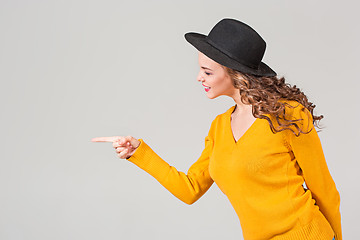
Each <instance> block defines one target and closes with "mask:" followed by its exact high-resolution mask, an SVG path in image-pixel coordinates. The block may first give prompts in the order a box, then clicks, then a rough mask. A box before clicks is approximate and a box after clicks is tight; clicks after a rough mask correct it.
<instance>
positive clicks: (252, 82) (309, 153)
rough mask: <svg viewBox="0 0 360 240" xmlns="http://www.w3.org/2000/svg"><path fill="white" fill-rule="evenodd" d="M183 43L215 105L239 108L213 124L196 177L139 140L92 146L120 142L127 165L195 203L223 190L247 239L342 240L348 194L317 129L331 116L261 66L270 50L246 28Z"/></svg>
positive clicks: (230, 23)
mask: <svg viewBox="0 0 360 240" xmlns="http://www.w3.org/2000/svg"><path fill="white" fill-rule="evenodd" d="M185 39H186V40H187V41H188V42H189V43H190V44H191V45H193V46H194V47H195V48H196V49H197V50H198V51H199V52H198V54H199V55H198V60H199V66H200V71H199V74H198V76H197V80H198V81H199V82H200V83H201V84H202V85H203V86H204V90H205V91H206V95H207V97H208V98H210V99H214V98H217V97H218V96H221V95H225V96H229V97H231V98H233V99H234V102H235V105H234V106H231V107H230V108H229V109H227V110H226V111H225V112H223V113H221V114H219V115H217V116H216V118H215V119H214V120H213V121H212V123H211V126H210V129H209V132H208V134H207V136H206V137H205V147H204V149H203V151H202V153H201V156H200V157H199V158H198V160H197V161H196V162H194V163H193V164H192V165H191V167H190V168H189V170H188V172H187V173H184V172H180V171H178V170H177V169H176V168H175V167H173V166H170V165H169V164H168V163H167V162H166V161H164V160H163V159H162V158H160V157H159V156H158V155H157V154H156V153H155V152H154V151H153V150H152V149H151V148H150V146H149V145H147V144H146V142H145V141H144V140H143V139H141V138H140V139H135V138H134V137H132V136H126V137H125V136H115V137H99V138H93V139H92V141H93V142H104V141H105V142H112V143H113V147H114V148H115V150H116V152H117V154H118V157H119V158H121V159H127V160H128V161H130V162H132V163H134V164H136V165H137V166H138V167H140V168H141V169H143V170H144V171H146V172H147V173H149V174H151V175H152V176H153V177H154V178H156V179H157V181H159V182H160V183H161V184H162V185H163V186H164V187H165V188H166V189H168V190H169V191H170V192H171V193H172V194H173V195H174V196H176V197H177V198H179V199H180V200H182V201H183V202H185V203H187V204H192V203H194V202H195V201H197V200H198V199H199V198H200V197H201V196H202V195H203V194H205V192H206V191H207V190H208V189H209V188H210V187H211V185H212V184H213V183H214V182H215V183H216V184H217V185H218V186H219V188H220V189H221V191H222V192H223V193H224V194H225V195H226V196H227V197H228V199H229V201H230V202H231V204H232V206H233V207H234V210H235V211H236V213H237V215H238V217H239V220H240V223H241V228H242V231H243V237H244V239H246V240H264V239H272V240H291V239H298V240H300V239H301V240H304V239H308V240H315V239H316V240H331V239H336V240H341V239H342V231H341V215H340V195H339V192H338V190H337V189H336V185H335V183H334V181H333V179H332V177H331V175H330V172H329V169H328V167H327V164H326V160H325V157H324V153H323V150H322V146H321V142H320V139H319V137H318V134H317V132H316V130H315V125H316V126H318V125H317V124H318V121H319V120H321V119H322V118H323V116H322V115H321V116H315V115H314V114H313V109H314V108H315V105H314V104H313V103H311V102H309V100H308V98H307V96H306V95H305V94H304V93H303V92H302V91H300V89H299V88H297V87H296V86H291V85H290V84H288V83H286V82H285V79H284V77H278V76H277V74H276V72H275V71H274V70H272V69H271V68H270V67H269V66H268V65H266V64H265V63H264V62H262V58H263V55H264V53H265V49H266V43H265V41H264V40H263V38H262V37H261V36H260V35H259V34H258V33H257V32H256V31H255V30H254V29H253V28H251V27H250V26H248V25H247V24H245V23H243V22H240V21H238V20H236V19H229V18H225V19H222V20H221V21H219V22H218V23H217V24H216V25H215V26H214V27H213V28H212V30H211V31H210V33H209V34H208V35H204V34H200V33H195V32H189V33H186V34H185ZM304 183H305V184H304Z"/></svg>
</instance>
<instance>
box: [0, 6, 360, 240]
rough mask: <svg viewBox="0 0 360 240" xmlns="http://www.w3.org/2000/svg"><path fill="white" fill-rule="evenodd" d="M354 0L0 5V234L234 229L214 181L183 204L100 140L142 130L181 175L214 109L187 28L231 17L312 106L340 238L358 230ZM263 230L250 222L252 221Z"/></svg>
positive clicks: (81, 235)
mask: <svg viewBox="0 0 360 240" xmlns="http://www.w3.org/2000/svg"><path fill="white" fill-rule="evenodd" d="M357 4H358V3H357V1H355V0H354V1H301V2H298V1H297V2H296V1H288V0H286V1H285V0H284V1H239V0H237V1H226V0H224V1H181V2H180V1H177V2H172V1H145V0H144V1H133V2H130V1H115V0H114V1H109V0H105V1H104V0H103V1H85V0H75V1H74V0H71V1H70V0H66V1H39V0H32V1H17V0H11V1H10V0H1V1H0V30H1V32H0V34H1V37H0V79H1V88H0V89H1V90H0V91H1V94H0V100H1V101H0V102H1V118H0V119H1V120H0V121H1V168H0V189H1V192H0V194H1V197H0V239H2V240H18V239H19V240H20V239H26V240H33V239H34V240H35V239H36V240H39V239H54V240H62V239H87V240H92V239H108V240H111V239H145V238H146V239H185V238H186V239H214V240H215V239H233V240H235V239H242V231H241V227H240V223H239V220H238V218H237V216H236V214H235V211H234V210H233V208H232V206H231V205H230V203H229V201H228V200H227V198H226V196H225V195H224V194H223V193H222V192H221V191H220V190H219V188H218V187H217V186H216V184H213V186H212V187H211V188H210V189H209V191H208V192H207V193H206V194H205V195H204V196H203V197H202V198H200V199H199V200H198V201H197V202H196V203H194V204H193V205H187V204H185V203H183V202H181V201H180V200H178V199H177V198H175V197H174V196H173V195H172V194H171V193H170V192H168V191H167V190H166V189H165V188H164V187H163V186H162V185H160V184H159V183H158V182H157V181H156V180H155V179H154V178H153V177H151V176H150V175H149V174H147V173H146V172H144V171H143V170H141V169H140V168H138V167H137V166H135V165H134V164H132V163H130V162H128V161H126V160H123V159H119V158H117V156H116V154H115V151H114V149H113V148H112V145H111V143H92V142H91V141H90V140H91V138H93V137H101V136H117V135H120V136H127V135H131V136H133V137H135V138H143V139H144V141H146V142H147V143H148V144H149V146H150V147H151V148H152V149H153V150H154V151H155V152H156V153H157V154H158V155H159V156H160V157H162V158H163V159H164V160H165V161H167V162H168V163H169V164H170V165H173V166H175V167H176V168H177V169H178V170H179V171H183V172H187V170H188V168H189V167H190V166H191V164H192V163H194V162H195V161H196V160H197V159H198V157H199V156H200V154H201V152H202V150H203V148H204V139H205V136H206V135H207V133H208V130H209V128H210V123H211V121H212V120H213V119H214V118H215V117H216V115H218V114H221V113H223V112H225V111H226V110H227V109H229V108H230V107H231V106H233V105H234V104H235V103H234V101H233V100H232V99H231V98H228V97H224V96H222V97H219V98H217V99H213V100H210V99H208V98H207V97H206V92H205V91H204V88H203V86H202V85H201V84H200V83H199V82H197V81H196V76H197V73H198V71H199V65H198V58H197V57H198V55H197V54H198V52H197V50H196V49H195V48H194V47H193V46H191V45H190V44H189V43H188V42H186V40H185V38H184V34H185V33H186V32H190V31H195V32H200V33H204V34H208V33H209V31H210V30H211V28H212V27H213V26H214V25H215V24H216V23H217V22H218V21H220V20H221V19H223V18H227V17H229V18H236V19H239V20H241V21H244V22H245V23H248V24H249V25H250V26H252V27H253V28H254V29H256V30H257V31H258V32H259V33H260V34H261V35H262V37H263V38H264V39H265V40H266V42H267V50H266V53H265V56H264V59H263V60H264V62H265V63H267V64H268V65H269V66H271V67H272V68H273V69H274V70H275V71H276V72H277V73H278V74H279V75H280V76H285V78H286V80H287V82H288V83H290V84H292V85H294V84H295V85H296V86H297V87H300V89H301V90H303V91H304V92H305V94H306V95H307V96H308V97H309V100H310V101H311V102H313V103H315V104H316V108H315V111H314V113H315V114H316V115H320V114H323V115H324V119H322V120H321V121H320V123H321V126H323V127H324V128H323V130H322V131H321V132H319V137H320V139H321V142H322V146H323V150H324V154H325V157H326V160H327V163H328V167H329V170H330V172H331V174H332V176H333V178H334V180H335V183H336V185H337V187H338V190H339V192H340V195H341V213H342V224H343V225H342V226H343V235H344V239H354V238H355V237H356V236H359V232H358V230H357V229H358V220H357V219H358V216H359V213H360V212H359V204H358V203H359V202H360V195H359V187H358V183H359V181H360V178H359V174H358V171H359V166H360V164H359V157H358V154H357V150H358V149H359V147H360V144H359V143H360V142H359V136H360V127H359V123H360V116H359V115H360V114H359V104H358V96H359V95H358V91H359V86H360V85H359V77H358V70H359V69H360V64H359V60H358V57H359V44H358V43H359V42H360V38H359V36H360V34H359V28H358V26H357V23H358V22H359V20H360V18H359V14H358V5H357ZM259 228H261V226H259Z"/></svg>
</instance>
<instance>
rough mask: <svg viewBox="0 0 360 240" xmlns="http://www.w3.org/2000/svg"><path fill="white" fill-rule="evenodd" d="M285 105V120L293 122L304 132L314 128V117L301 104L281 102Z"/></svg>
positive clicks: (291, 101) (292, 101) (287, 101)
mask: <svg viewBox="0 0 360 240" xmlns="http://www.w3.org/2000/svg"><path fill="white" fill-rule="evenodd" d="M279 102H282V103H284V107H285V118H286V119H287V120H293V121H294V123H296V124H297V125H298V127H299V128H301V130H302V131H305V132H307V131H309V130H310V129H312V128H313V117H312V114H311V112H310V111H309V110H308V109H307V108H306V107H305V106H304V105H303V104H301V103H300V102H298V101H295V100H287V99H286V100H279Z"/></svg>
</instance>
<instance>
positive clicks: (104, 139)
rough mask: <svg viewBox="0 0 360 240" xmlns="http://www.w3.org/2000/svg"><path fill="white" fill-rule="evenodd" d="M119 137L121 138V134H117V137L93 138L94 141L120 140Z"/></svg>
mask: <svg viewBox="0 0 360 240" xmlns="http://www.w3.org/2000/svg"><path fill="white" fill-rule="evenodd" d="M119 139H121V137H119V136H115V137H96V138H93V139H91V141H92V142H115V141H118V140H119Z"/></svg>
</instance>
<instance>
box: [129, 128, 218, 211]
mask: <svg viewBox="0 0 360 240" xmlns="http://www.w3.org/2000/svg"><path fill="white" fill-rule="evenodd" d="M138 140H139V141H140V142H141V143H140V145H139V147H138V148H137V149H136V150H135V152H134V154H133V155H132V156H131V157H130V158H128V161H130V162H132V163H134V164H136V165H137V166H138V167H140V168H141V169H143V170H144V171H146V172H147V173H149V174H150V175H152V176H153V177H154V178H155V179H156V180H157V181H158V182H159V183H161V184H162V185H163V186H164V187H165V188H166V189H167V190H169V191H170V192H171V193H172V194H173V195H174V196H175V197H177V198H178V199H180V200H181V201H183V202H185V203H187V204H192V203H194V202H195V201H197V200H198V199H199V198H200V197H201V196H202V195H203V194H204V193H205V192H206V191H207V190H208V189H209V188H210V187H211V185H212V184H213V180H212V178H211V177H210V174H209V169H208V166H209V157H210V154H211V151H212V146H213V141H212V139H211V137H210V136H209V135H208V136H206V137H205V148H204V150H203V151H202V154H201V156H200V157H199V159H198V160H197V161H196V162H195V163H194V164H193V165H192V166H191V167H190V168H189V170H188V172H187V174H185V173H183V172H180V171H177V170H176V168H175V167H173V166H170V165H169V164H168V163H167V162H165V161H164V160H163V159H162V158H160V157H159V156H158V155H157V154H156V153H155V152H154V151H153V150H152V149H151V148H150V147H149V146H148V145H147V144H146V143H145V142H144V140H143V139H138Z"/></svg>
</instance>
